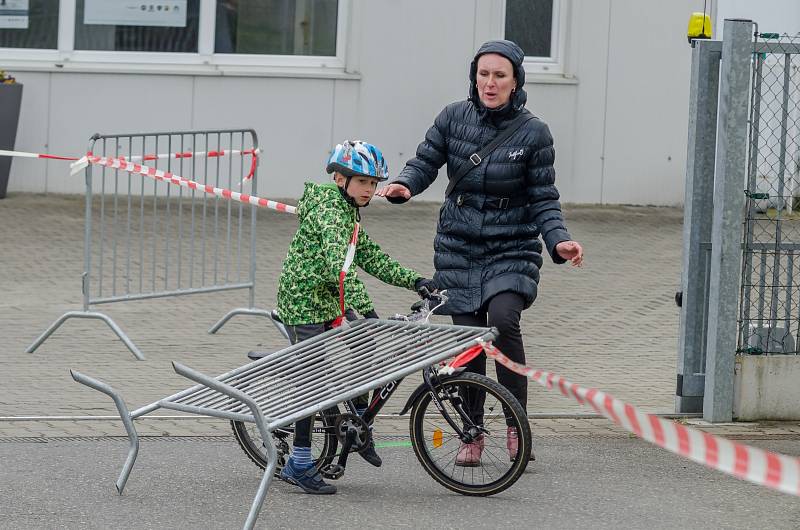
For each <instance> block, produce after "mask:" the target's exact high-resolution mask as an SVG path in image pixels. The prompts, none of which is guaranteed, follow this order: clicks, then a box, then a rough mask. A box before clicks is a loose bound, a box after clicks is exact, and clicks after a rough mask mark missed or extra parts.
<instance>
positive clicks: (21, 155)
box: [0, 149, 80, 160]
mask: <svg viewBox="0 0 800 530" xmlns="http://www.w3.org/2000/svg"><path fill="white" fill-rule="evenodd" d="M0 156H14V157H17V158H47V159H50V160H80V158H78V157H75V156H58V155H46V154H44V153H26V152H25V151H4V150H3V149H0Z"/></svg>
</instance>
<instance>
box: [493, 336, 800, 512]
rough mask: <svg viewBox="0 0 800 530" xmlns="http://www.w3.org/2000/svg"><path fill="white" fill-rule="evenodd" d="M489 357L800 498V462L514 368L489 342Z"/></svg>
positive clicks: (673, 446)
mask: <svg viewBox="0 0 800 530" xmlns="http://www.w3.org/2000/svg"><path fill="white" fill-rule="evenodd" d="M479 342H480V344H481V346H482V347H483V350H484V351H485V352H486V355H487V356H488V357H491V358H492V359H494V360H495V361H497V362H499V363H500V364H502V365H503V366H505V367H506V368H508V369H509V370H511V371H512V372H515V373H517V374H520V375H524V376H525V377H527V378H529V379H532V380H533V381H536V382H537V383H539V384H540V385H542V386H543V387H545V388H548V389H558V391H559V392H561V394H562V395H564V396H566V397H571V398H574V399H575V400H577V401H578V403H580V404H582V405H586V404H588V405H590V406H591V407H592V408H593V409H594V410H595V411H597V412H598V413H599V414H602V415H603V416H605V417H606V418H608V419H610V420H611V421H613V422H614V423H616V424H617V425H619V426H621V427H623V428H624V429H626V430H627V431H630V432H632V433H634V434H635V435H636V436H638V437H639V438H642V439H643V440H646V441H648V442H650V443H652V444H655V445H657V446H659V447H661V448H664V449H666V450H668V451H671V452H673V453H675V454H677V455H680V456H683V457H685V458H688V459H689V460H693V461H695V462H698V463H700V464H704V465H706V466H708V467H710V468H712V469H716V470H718V471H722V472H723V473H727V474H728V475H733V476H734V477H737V478H740V479H743V480H748V481H750V482H753V483H755V484H760V485H762V486H766V487H768V488H770V489H774V490H778V491H782V492H784V493H788V494H790V495H795V496H800V459H798V458H795V457H791V456H786V455H782V454H779V453H772V452H769V451H764V450H763V449H758V448H756V447H751V446H749V445H744V444H739V443H736V442H732V441H731V440H728V439H727V438H723V437H721V436H715V435H713V434H709V433H707V432H703V431H701V430H699V429H693V428H691V427H687V426H685V425H681V424H680V423H675V422H674V421H668V420H665V419H662V418H659V417H658V416H653V415H652V414H645V413H644V412H641V411H639V410H637V409H636V408H635V407H633V406H632V405H629V404H627V403H625V402H624V401H620V400H619V399H617V398H615V397H613V396H611V395H610V394H607V393H605V392H603V391H601V390H597V389H594V388H589V389H587V388H584V387H582V386H580V385H577V384H575V383H572V382H570V381H568V380H566V379H564V378H563V377H561V376H560V375H556V374H554V373H552V372H547V371H544V370H536V369H534V368H531V367H529V366H525V365H522V364H518V363H515V362H514V361H512V360H511V359H509V358H508V357H506V356H505V355H503V353H502V352H501V351H500V350H498V349H497V348H495V347H494V346H492V345H491V344H489V343H486V342H483V341H479Z"/></svg>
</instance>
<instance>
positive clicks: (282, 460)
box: [231, 407, 339, 477]
mask: <svg viewBox="0 0 800 530" xmlns="http://www.w3.org/2000/svg"><path fill="white" fill-rule="evenodd" d="M338 415H339V408H338V407H331V408H328V409H325V410H324V411H322V413H319V414H317V415H316V417H315V419H314V426H313V429H314V431H313V436H312V437H311V458H312V459H313V460H314V465H315V466H316V467H317V469H320V468H322V467H325V466H326V465H328V464H330V463H331V462H333V458H334V456H335V455H336V449H337V447H338V445H339V441H338V440H337V439H336V432H335V429H334V422H335V421H336V417H337V416H338ZM231 428H232V429H233V435H234V436H235V437H236V441H237V442H239V446H240V447H241V448H242V450H243V451H244V453H245V454H246V455H247V457H248V458H249V459H250V460H251V461H252V462H253V463H254V464H255V465H257V466H258V467H260V468H261V469H266V468H267V463H268V462H267V449H266V448H265V447H264V441H263V439H262V438H261V433H260V432H259V430H258V427H256V424H255V423H250V422H243V421H238V420H231ZM293 441H294V425H290V426H287V427H283V428H281V429H277V430H276V431H274V432H273V433H272V442H273V443H274V444H275V448H276V449H277V450H278V462H277V464H276V466H275V476H276V477H278V476H280V473H281V470H282V469H283V466H284V465H286V460H287V459H288V458H289V454H290V453H291V449H292V442H293Z"/></svg>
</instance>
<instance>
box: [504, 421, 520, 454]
mask: <svg viewBox="0 0 800 530" xmlns="http://www.w3.org/2000/svg"><path fill="white" fill-rule="evenodd" d="M506 437H507V438H506V448H507V449H508V458H510V459H511V461H512V462H514V461H515V460H516V459H517V451H519V435H518V434H517V428H516V427H509V428H508V429H506Z"/></svg>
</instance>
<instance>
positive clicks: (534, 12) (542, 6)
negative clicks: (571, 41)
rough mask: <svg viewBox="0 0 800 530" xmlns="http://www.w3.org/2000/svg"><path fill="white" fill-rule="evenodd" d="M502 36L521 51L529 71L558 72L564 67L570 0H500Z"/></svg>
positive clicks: (563, 70) (540, 72)
mask: <svg viewBox="0 0 800 530" xmlns="http://www.w3.org/2000/svg"><path fill="white" fill-rule="evenodd" d="M501 1H502V2H503V4H504V8H505V10H504V11H503V16H502V18H501V20H502V23H503V30H502V31H503V33H502V34H504V35H505V38H507V39H509V40H513V41H514V42H516V43H517V44H519V45H520V46H521V47H522V49H523V50H524V51H525V63H524V65H525V71H526V72H527V73H529V74H560V75H562V76H565V74H566V69H565V66H564V61H565V52H564V50H565V49H566V34H567V19H568V10H569V6H570V3H571V0H501Z"/></svg>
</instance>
